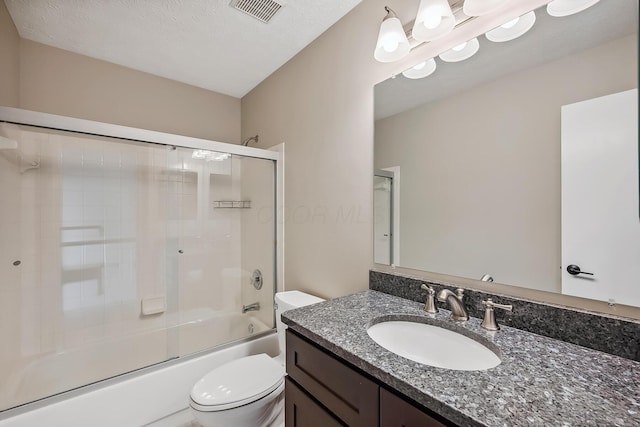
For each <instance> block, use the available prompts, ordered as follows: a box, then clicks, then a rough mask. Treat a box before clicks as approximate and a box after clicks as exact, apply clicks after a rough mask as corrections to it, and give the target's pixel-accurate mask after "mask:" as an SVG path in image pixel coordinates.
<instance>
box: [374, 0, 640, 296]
mask: <svg viewBox="0 0 640 427" xmlns="http://www.w3.org/2000/svg"><path fill="white" fill-rule="evenodd" d="M535 13H536V22H535V25H534V27H533V28H532V29H531V30H529V31H528V32H527V33H526V34H524V35H523V36H521V37H519V38H517V39H515V40H511V41H508V42H504V43H493V42H491V41H489V40H487V39H486V37H485V36H481V37H478V40H479V41H480V50H479V52H478V53H477V54H476V55H474V56H473V57H471V58H470V59H468V60H466V61H463V62H458V63H446V62H443V61H440V60H439V59H437V58H436V61H437V69H436V71H435V72H434V73H433V74H431V75H430V76H429V77H426V78H424V79H418V80H413V79H408V78H405V77H403V76H401V75H399V76H397V77H395V78H392V79H388V80H386V81H384V82H382V83H380V84H378V85H377V86H376V88H375V114H376V121H375V153H374V154H375V155H374V158H375V169H376V170H383V169H389V168H394V167H395V168H401V170H402V189H401V190H400V191H396V193H395V197H396V198H397V199H398V209H397V210H396V211H394V214H395V222H397V224H398V225H397V231H396V233H395V234H392V237H393V239H392V241H391V242H390V245H391V246H390V248H389V251H390V253H394V254H396V255H397V256H396V255H394V258H393V259H391V258H389V257H388V256H386V255H385V257H382V252H380V251H379V250H378V248H379V246H378V237H379V236H378V235H377V234H378V232H379V231H380V230H379V228H380V225H379V224H378V217H377V215H378V213H377V209H378V199H377V198H378V193H379V192H380V191H381V190H379V189H378V187H380V183H379V182H378V181H376V183H375V184H374V198H376V225H375V233H376V236H375V238H374V240H375V241H376V244H375V246H376V254H375V257H376V262H381V263H384V264H395V265H397V266H401V267H406V268H411V269H417V270H424V271H431V272H436V273H444V274H449V275H455V276H460V277H466V278H472V279H476V280H480V279H481V278H482V277H483V276H485V275H489V276H491V277H492V278H493V279H494V280H495V282H497V283H502V284H508V285H514V286H520V287H526V288H530V289H537V290H543V291H549V292H556V293H564V294H567V295H575V296H581V297H586V298H591V299H598V300H604V301H612V302H614V303H619V304H625V305H636V306H640V288H638V286H637V277H639V275H640V271H637V270H638V267H637V266H638V265H640V263H638V261H637V260H639V259H640V221H639V214H640V212H639V205H640V202H639V195H638V193H639V190H638V182H639V180H640V178H639V173H638V125H637V118H638V112H637V106H638V102H637V87H638V2H637V1H635V0H621V1H608V2H599V3H598V4H596V5H595V6H593V7H592V8H590V9H587V10H585V11H583V12H581V13H578V14H576V15H572V16H567V17H562V18H558V17H551V16H549V15H548V14H547V13H546V11H545V10H544V8H541V9H539V10H536V11H535ZM424 59H428V58H424ZM621 93H625V94H626V95H621ZM615 94H619V95H615ZM612 97H613V98H616V99H617V98H625V100H624V101H621V102H622V103H620V104H616V105H612V104H609V103H608V101H607V100H609V101H610V100H611V99H612ZM603 100H604V101H603ZM594 108H595V110H593V109H594ZM589 109H591V110H592V111H590V112H585V111H587V110H589ZM616 109H618V110H619V113H617V112H616V111H617V110H616ZM598 111H600V113H598ZM605 113H607V114H605ZM580 114H583V115H582V116H580ZM594 114H595V117H599V118H601V119H603V120H600V121H599V122H598V123H596V120H594ZM569 116H571V119H570V117H569ZM606 117H609V118H606ZM614 118H615V119H616V120H613V119H614ZM618 119H620V120H625V121H624V123H623V124H621V122H619V121H618ZM623 128H624V129H625V130H624V131H623ZM570 129H573V130H572V133H573V134H572V135H569V133H571V132H569V130H570ZM585 135H589V136H591V137H593V138H591V139H592V140H591V141H588V138H586V137H585ZM588 144H592V145H588ZM593 144H595V145H593ZM570 147H571V148H570ZM571 150H577V151H571ZM598 150H600V151H598ZM565 151H566V152H571V153H573V154H571V155H569V156H565V157H563V156H562V154H563V153H565ZM580 153H581V154H580ZM587 153H590V156H587V155H586V154H587ZM594 153H595V155H594ZM614 153H617V154H614ZM634 153H635V155H634ZM574 162H575V163H574ZM576 165H579V166H580V167H581V168H582V171H581V172H576V173H577V174H578V175H575V176H572V177H569V176H566V175H565V172H567V171H574V169H575V167H577V166H576ZM574 172H575V171H574ZM579 174H583V175H579ZM376 179H378V178H376ZM568 184H571V185H572V187H571V189H569V188H568V187H567V188H565V187H564V186H565V185H568ZM596 190H597V191H596ZM568 192H571V193H570V194H573V195H574V196H575V197H573V200H569V199H571V198H567V197H565V196H566V195H567V194H569V193H568ZM596 193H597V194H596ZM614 193H616V194H615V195H614ZM621 200H624V206H622V202H621ZM567 203H572V205H568V204H567ZM629 206H633V207H634V208H633V209H630V208H629ZM563 212H564V213H567V214H568V213H569V212H573V213H571V216H568V215H565V216H563ZM592 214H593V215H592ZM565 224H573V225H575V226H576V227H578V226H579V227H582V228H579V229H577V231H575V230H574V231H573V233H574V235H573V236H574V237H572V239H573V240H572V241H571V242H569V240H567V239H568V238H569V237H566V236H564V237H563V232H564V231H566V230H568V229H569V227H568V226H567V225H565ZM390 227H391V228H393V225H391V226H390ZM380 229H381V228H380ZM580 230H582V231H580ZM594 231H597V232H598V236H599V237H594V235H593V233H592V232H594ZM380 248H382V246H380ZM568 248H572V249H571V253H566V251H565V249H568ZM379 255H380V257H379ZM391 260H393V261H391ZM634 260H635V261H634ZM569 265H577V266H580V268H581V269H582V271H583V272H588V273H593V275H587V274H571V273H570V272H569V271H568V270H567V267H568V266H569ZM611 271H614V272H615V273H611Z"/></svg>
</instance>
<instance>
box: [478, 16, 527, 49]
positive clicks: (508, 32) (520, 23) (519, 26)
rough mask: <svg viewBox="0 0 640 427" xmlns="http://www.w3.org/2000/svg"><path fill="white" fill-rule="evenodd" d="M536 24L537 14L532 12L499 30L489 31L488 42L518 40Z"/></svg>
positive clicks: (503, 25)
mask: <svg viewBox="0 0 640 427" xmlns="http://www.w3.org/2000/svg"><path fill="white" fill-rule="evenodd" d="M535 22H536V14H535V12H534V11H533V10H532V11H531V12H528V13H525V14H524V15H522V16H519V17H517V18H515V19H512V20H511V21H509V22H505V23H504V24H502V25H500V26H499V27H497V28H494V29H493V30H491V31H488V32H487V33H486V34H485V37H486V38H487V40H489V41H492V42H507V41H509V40H513V39H517V38H518V37H520V36H521V35H523V34H524V33H526V32H527V31H529V30H530V29H531V28H532V27H533V24H535Z"/></svg>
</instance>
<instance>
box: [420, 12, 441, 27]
mask: <svg viewBox="0 0 640 427" xmlns="http://www.w3.org/2000/svg"><path fill="white" fill-rule="evenodd" d="M441 23H442V16H440V14H435V13H430V14H428V15H427V16H425V17H424V26H425V27H427V28H428V29H430V30H433V29H435V28H438V27H439V26H440V24H441Z"/></svg>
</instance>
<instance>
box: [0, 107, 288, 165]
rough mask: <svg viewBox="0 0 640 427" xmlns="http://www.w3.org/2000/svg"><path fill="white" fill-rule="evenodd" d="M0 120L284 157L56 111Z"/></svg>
mask: <svg viewBox="0 0 640 427" xmlns="http://www.w3.org/2000/svg"><path fill="white" fill-rule="evenodd" d="M0 121H6V122H12V123H18V124H24V125H31V126H40V127H46V128H52V129H59V130H67V131H72V132H82V133H88V134H93V135H101V136H109V137H114V138H124V139H131V140H135V141H144V142H152V143H156V144H165V145H173V146H176V147H184V148H197V149H201V150H212V151H221V152H225V153H229V154H235V155H238V156H245V157H256V158H260V159H268V160H279V158H280V155H279V153H277V152H275V151H269V150H263V149H260V148H253V147H245V146H242V145H238V144H229V143H226V142H219V141H210V140H207V139H200V138H193V137H190V136H183V135H173V134H169V133H163V132H156V131H153V130H146V129H137V128H132V127H128V126H120V125H113V124H109V123H101V122H94V121H91V120H84V119H75V118H72V117H65V116H57V115H55V114H47V113H39V112H36V111H28V110H21V109H19V108H10V107H0Z"/></svg>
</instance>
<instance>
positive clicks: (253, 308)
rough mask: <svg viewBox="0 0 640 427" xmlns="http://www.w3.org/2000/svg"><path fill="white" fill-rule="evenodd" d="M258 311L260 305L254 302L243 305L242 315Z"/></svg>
mask: <svg viewBox="0 0 640 427" xmlns="http://www.w3.org/2000/svg"><path fill="white" fill-rule="evenodd" d="M258 310H260V303H259V302H254V303H253V304H248V305H243V306H242V313H246V312H247V311H258Z"/></svg>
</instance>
